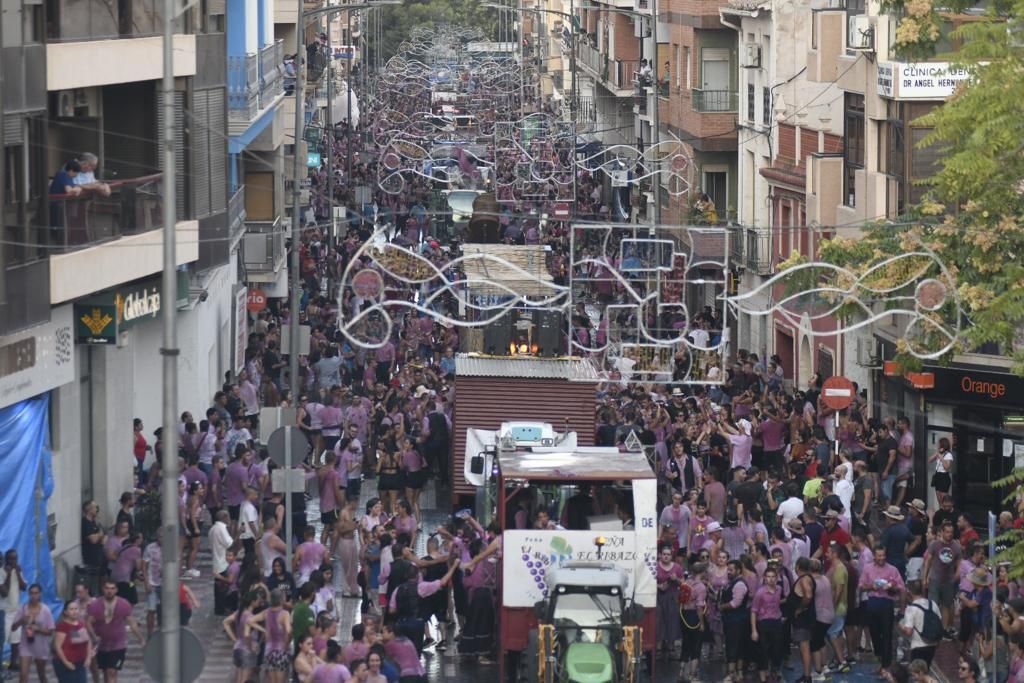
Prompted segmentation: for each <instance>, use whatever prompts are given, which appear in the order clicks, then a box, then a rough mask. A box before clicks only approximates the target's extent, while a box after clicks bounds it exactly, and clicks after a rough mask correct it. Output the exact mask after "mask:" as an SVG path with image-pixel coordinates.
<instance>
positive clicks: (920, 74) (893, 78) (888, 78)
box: [875, 62, 971, 100]
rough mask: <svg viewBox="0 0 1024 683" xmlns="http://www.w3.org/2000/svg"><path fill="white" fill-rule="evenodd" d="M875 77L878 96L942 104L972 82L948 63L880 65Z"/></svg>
mask: <svg viewBox="0 0 1024 683" xmlns="http://www.w3.org/2000/svg"><path fill="white" fill-rule="evenodd" d="M876 73H877V75H876V77H875V83H876V87H877V89H878V94H879V95H881V96H882V97H887V98H889V99H895V100H945V99H947V98H949V97H952V95H953V93H954V92H956V89H957V87H959V86H960V85H961V84H963V83H965V82H967V81H969V80H970V79H971V72H970V70H969V69H965V68H963V67H959V66H955V65H953V64H950V63H949V62H910V63H904V62H880V63H879V64H878V69H877V72H876Z"/></svg>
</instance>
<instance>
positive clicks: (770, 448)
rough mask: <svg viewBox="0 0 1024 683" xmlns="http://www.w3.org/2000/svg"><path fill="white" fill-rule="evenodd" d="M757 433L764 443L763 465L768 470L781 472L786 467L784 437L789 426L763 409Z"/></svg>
mask: <svg viewBox="0 0 1024 683" xmlns="http://www.w3.org/2000/svg"><path fill="white" fill-rule="evenodd" d="M757 431H758V432H759V433H760V434H761V439H762V440H763V442H764V456H763V457H764V462H765V464H766V465H767V466H768V468H769V469H774V470H775V471H777V472H781V471H783V470H784V469H785V466H786V460H785V457H784V452H785V449H786V443H785V435H786V433H787V432H788V431H789V424H788V423H787V422H786V421H785V420H784V419H782V418H779V417H777V416H776V415H774V414H773V413H771V412H769V410H768V409H765V410H764V412H763V413H762V416H761V421H760V422H759V423H758V425H757Z"/></svg>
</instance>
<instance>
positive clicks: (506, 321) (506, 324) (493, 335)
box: [484, 314, 512, 356]
mask: <svg viewBox="0 0 1024 683" xmlns="http://www.w3.org/2000/svg"><path fill="white" fill-rule="evenodd" d="M511 341H512V316H511V314H506V315H503V316H501V317H500V318H498V320H496V321H494V322H493V323H491V324H490V325H488V326H487V327H485V328H484V353H486V354H490V355H492V356H507V355H509V351H508V345H509V343H511Z"/></svg>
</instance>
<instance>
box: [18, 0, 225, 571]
mask: <svg viewBox="0 0 1024 683" xmlns="http://www.w3.org/2000/svg"><path fill="white" fill-rule="evenodd" d="M15 5H17V6H16V7H15ZM4 9H5V12H4V18H3V26H2V30H0V36H2V38H0V40H2V44H0V49H2V54H3V62H4V69H3V71H4V79H3V82H2V83H0V99H2V102H0V112H2V119H3V131H4V138H3V147H4V164H3V168H2V170H0V187H3V189H4V194H3V215H4V230H3V240H2V242H3V248H2V251H0V273H2V276H0V280H2V286H0V292H2V294H0V302H2V303H0V354H4V355H5V357H6V358H7V359H8V360H7V362H5V363H3V364H2V365H3V373H2V376H0V408H2V407H7V406H12V405H16V404H18V403H19V402H21V401H28V400H32V399H33V397H37V396H41V395H44V394H48V395H49V399H50V413H49V414H50V418H49V421H50V434H51V439H50V441H51V448H52V453H53V474H54V491H53V494H52V496H51V498H50V501H49V520H50V522H49V531H50V537H49V540H50V551H51V554H52V555H53V557H54V559H55V562H56V566H57V570H58V577H59V580H60V582H61V585H62V588H63V587H65V585H66V582H67V581H68V579H69V577H70V574H71V571H72V568H73V567H74V566H75V565H76V564H77V563H78V562H79V557H80V555H79V543H80V539H79V528H78V524H77V523H68V522H67V521H66V520H77V518H78V516H79V514H80V508H81V504H82V502H83V501H85V500H90V499H96V500H97V501H98V502H99V503H100V505H101V507H102V509H103V512H102V514H101V518H102V521H103V522H104V523H110V522H111V521H112V519H113V517H112V515H113V514H114V513H115V512H116V508H117V506H116V500H117V498H118V497H119V496H120V494H121V492H123V491H126V490H131V488H132V486H133V481H132V463H133V460H132V457H131V454H130V452H129V450H128V444H129V443H130V437H131V436H132V421H133V418H136V417H139V418H142V420H143V422H144V424H145V428H146V435H147V438H148V439H149V441H150V442H152V441H153V438H152V430H153V429H155V428H156V427H157V426H159V424H160V414H161V412H160V411H161V401H160V395H161V394H160V389H161V385H162V382H161V374H160V368H161V363H160V356H159V353H158V349H159V348H160V346H161V343H162V340H161V325H160V315H159V312H160V309H161V307H162V306H167V305H173V306H176V307H177V309H178V311H179V315H178V337H179V346H180V348H181V349H182V358H183V359H187V361H183V362H181V363H180V364H179V387H180V390H179V403H180V406H182V407H183V408H184V407H187V408H189V409H191V410H198V409H199V408H201V407H204V406H206V405H207V402H208V401H209V399H210V396H211V395H212V392H213V391H215V390H216V389H217V388H219V386H220V383H221V381H222V378H223V374H224V372H226V371H228V370H230V369H232V363H233V360H234V358H233V348H232V346H231V343H230V340H231V339H232V331H233V330H234V329H235V326H236V322H237V321H236V317H235V310H236V309H237V302H238V300H239V297H238V288H237V286H236V284H237V282H238V269H237V253H236V252H235V251H233V250H232V244H233V243H236V242H237V240H238V239H240V233H241V229H242V228H241V222H240V221H238V220H236V218H237V216H233V215H232V207H230V206H229V196H228V184H227V183H228V179H227V173H226V164H225V162H226V159H227V127H226V119H227V82H226V75H227V71H226V55H227V51H226V45H225V34H224V8H223V6H221V7H218V6H217V4H216V3H210V4H207V3H202V4H201V6H200V4H197V5H195V6H194V7H193V8H192V9H190V10H189V11H188V12H187V13H185V14H184V15H183V16H181V17H179V18H178V19H177V20H176V26H175V35H174V74H175V102H174V109H175V121H174V122H173V125H174V130H175V142H176V170H177V173H178V182H177V183H176V187H175V190H174V192H173V193H165V189H166V188H165V187H164V185H163V175H162V172H161V168H162V166H161V154H160V149H161V146H160V139H161V138H160V132H161V128H162V124H163V121H162V117H163V114H162V107H161V104H162V102H161V90H160V79H161V77H162V75H163V64H162V38H161V35H160V34H161V32H162V30H163V21H162V15H161V11H162V3H159V2H155V1H150V2H146V3H142V4H141V5H140V4H139V3H135V4H134V5H131V4H129V5H125V4H123V3H122V4H120V5H114V6H110V7H107V6H104V7H100V6H97V5H81V4H78V3H64V2H60V1H54V2H48V3H45V4H42V3H34V2H30V1H27V2H18V3H5V8H4ZM86 154H95V155H96V157H97V158H98V167H97V169H96V176H97V178H99V179H102V180H103V181H104V182H105V183H107V185H108V186H109V189H110V192H109V195H107V194H106V193H105V192H95V191H86V192H83V193H82V194H80V195H70V194H64V193H63V192H58V191H57V188H55V191H53V192H50V191H49V188H48V186H49V184H50V183H49V179H50V178H51V177H52V176H53V174H54V173H56V172H57V171H58V170H59V169H60V168H61V167H62V166H64V164H66V163H67V162H68V161H70V160H73V159H82V158H83V156H84V155H86ZM165 196H166V200H173V201H175V202H176V207H177V217H178V222H177V223H176V225H175V232H176V240H177V248H176V262H177V264H178V269H179V272H178V283H177V287H176V291H175V292H173V293H172V292H163V291H161V283H160V272H161V268H162V245H163V225H162V206H163V204H162V202H163V201H165ZM172 198H173V199H172ZM26 349H32V350H33V352H34V355H33V354H29V355H26V354H25V351H26ZM150 457H151V456H150ZM57 520H62V522H61V523H59V524H58V522H57Z"/></svg>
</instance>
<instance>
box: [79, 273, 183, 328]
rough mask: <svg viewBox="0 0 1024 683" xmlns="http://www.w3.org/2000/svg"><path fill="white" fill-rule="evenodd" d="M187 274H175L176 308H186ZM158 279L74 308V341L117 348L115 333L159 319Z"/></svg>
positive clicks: (149, 280)
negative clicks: (113, 345)
mask: <svg viewBox="0 0 1024 683" xmlns="http://www.w3.org/2000/svg"><path fill="white" fill-rule="evenodd" d="M188 287H189V285H188V273H184V272H182V271H178V273H177V292H176V294H177V306H178V307H179V308H180V307H182V306H184V305H187V304H188V293H189V289H188ZM162 294H163V292H162V279H161V276H160V275H156V276H154V277H150V278H146V279H144V280H139V281H136V282H132V283H128V284H125V285H122V286H120V287H117V288H114V289H111V290H108V291H106V292H101V293H100V294H97V295H95V296H92V297H90V298H88V299H86V300H85V301H82V302H79V303H76V304H75V307H74V317H75V341H76V343H79V344H116V343H117V335H118V333H120V332H122V331H124V330H126V329H128V328H130V327H132V326H134V325H137V324H139V323H142V322H145V321H147V320H153V319H155V318H157V317H158V315H159V313H160V310H161V304H162V299H163V296H162Z"/></svg>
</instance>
